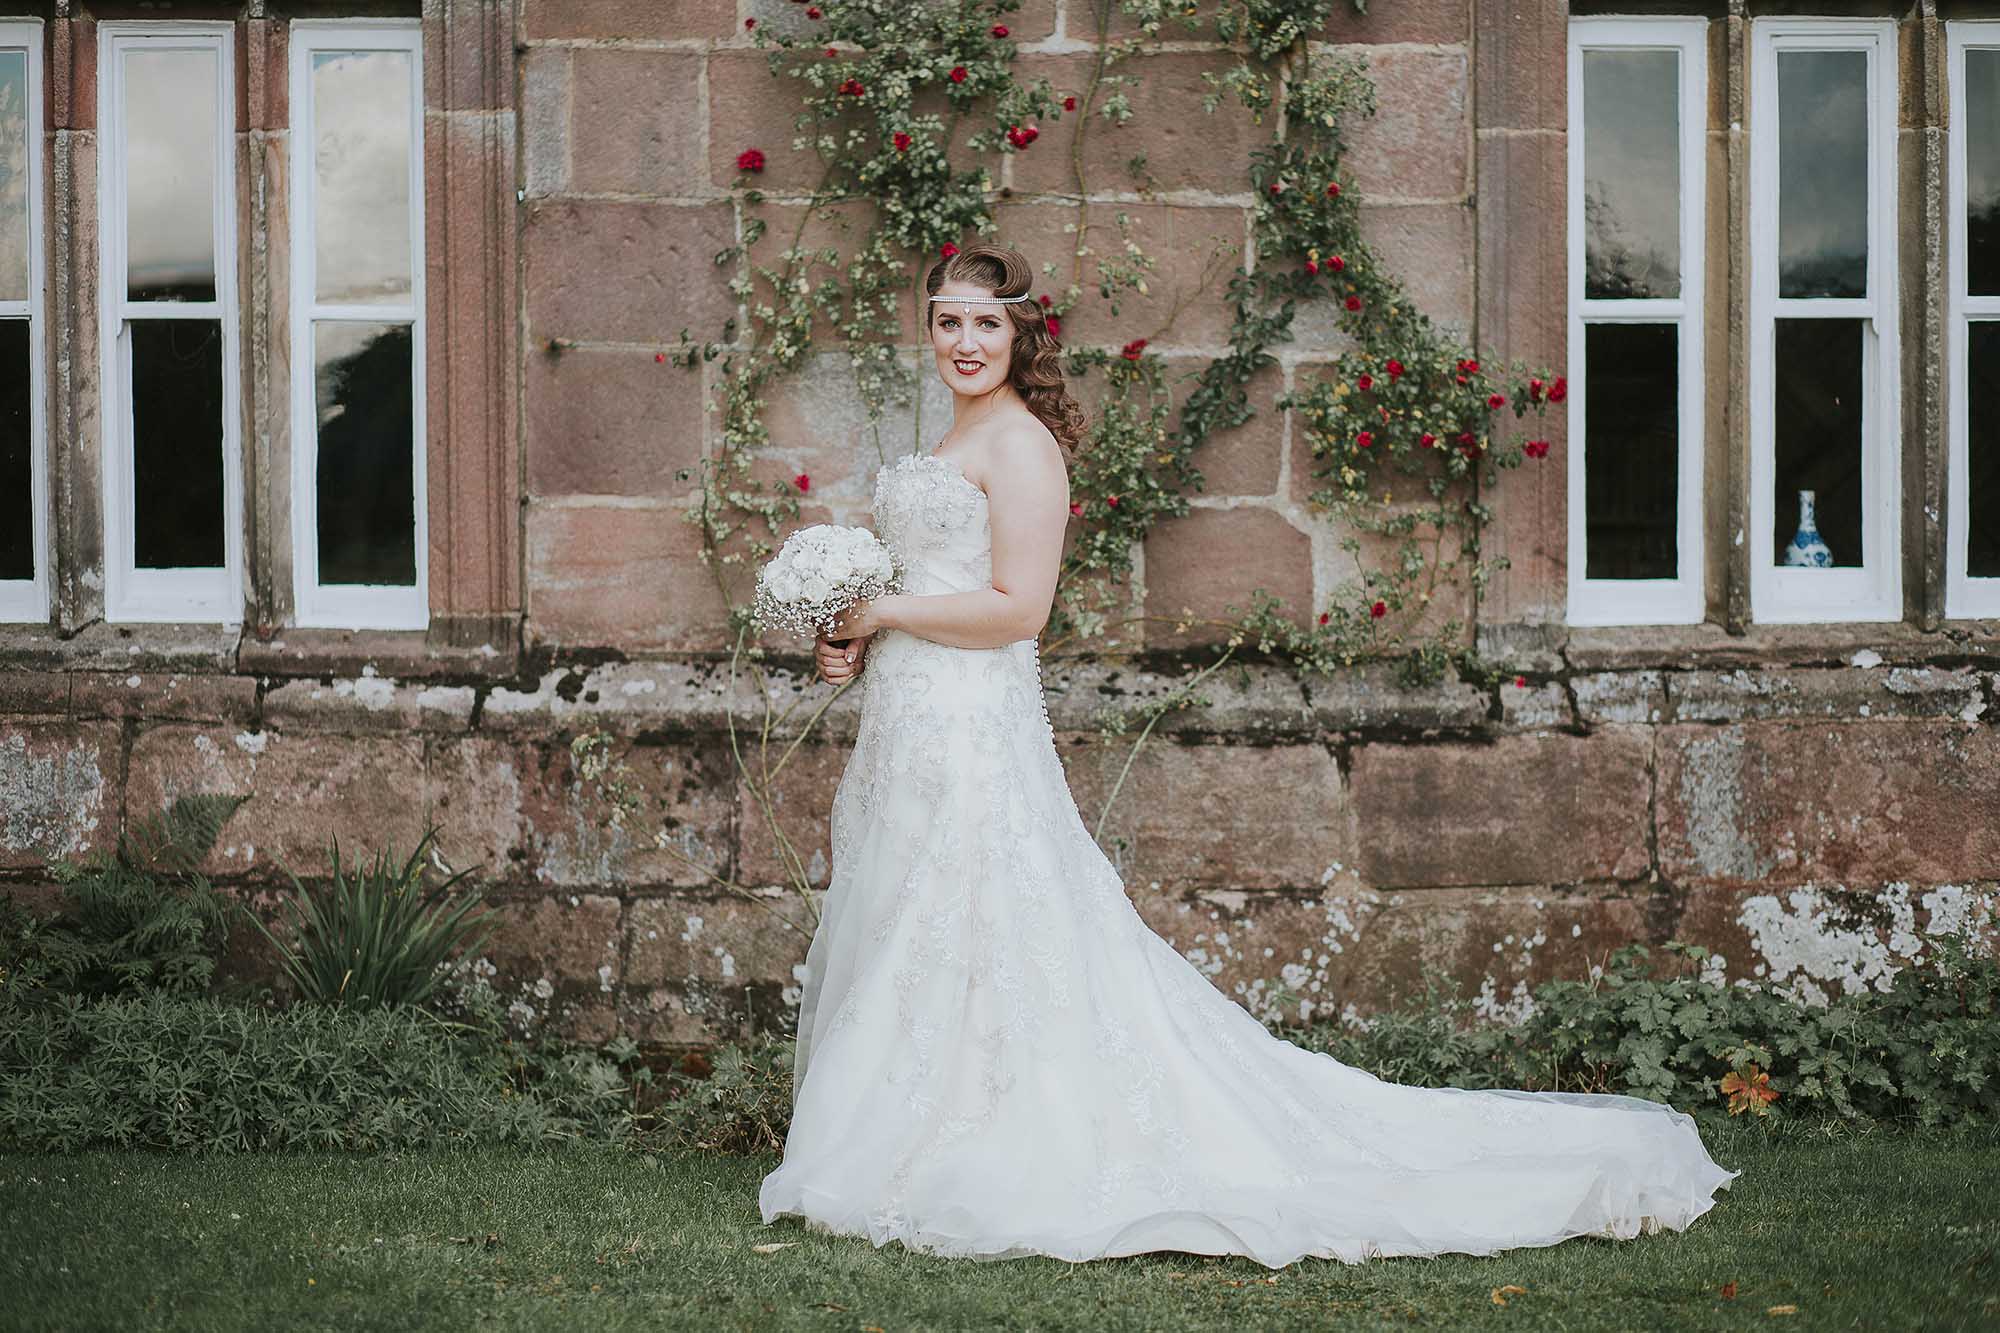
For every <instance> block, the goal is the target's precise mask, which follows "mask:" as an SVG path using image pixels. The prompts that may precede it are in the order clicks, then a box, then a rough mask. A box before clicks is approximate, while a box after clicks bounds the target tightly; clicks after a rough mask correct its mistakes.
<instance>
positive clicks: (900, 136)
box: [894, 130, 910, 153]
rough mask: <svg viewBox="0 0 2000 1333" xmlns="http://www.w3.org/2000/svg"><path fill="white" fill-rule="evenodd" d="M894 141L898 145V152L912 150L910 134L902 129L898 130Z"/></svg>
mask: <svg viewBox="0 0 2000 1333" xmlns="http://www.w3.org/2000/svg"><path fill="white" fill-rule="evenodd" d="M894 142H895V145H896V151H897V152H899V153H907V152H909V151H910V136H909V135H907V134H905V133H903V132H902V131H901V130H897V131H896V134H895V138H894Z"/></svg>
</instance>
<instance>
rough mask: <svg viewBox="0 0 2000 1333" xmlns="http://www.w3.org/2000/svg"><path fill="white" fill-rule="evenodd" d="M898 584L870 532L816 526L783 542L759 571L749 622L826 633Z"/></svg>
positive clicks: (897, 573) (885, 551) (892, 564)
mask: <svg viewBox="0 0 2000 1333" xmlns="http://www.w3.org/2000/svg"><path fill="white" fill-rule="evenodd" d="M901 579H902V571H901V570H899V569H897V568H896V560H895V557H894V556H893V555H892V554H891V553H890V551H889V548H888V547H887V546H885V545H883V543H882V539H881V538H879V537H877V536H876V535H875V534H874V533H872V532H870V531H869V530H868V529H866V528H855V527H845V526H842V525H840V524H835V523H815V524H814V525H812V526H811V527H809V528H800V529H799V530H798V531H797V532H794V533H793V534H792V535H791V536H789V537H787V538H785V544H784V545H783V546H782V547H780V548H779V550H778V553H777V554H776V555H774V556H772V557H771V559H770V560H769V561H768V562H767V563H766V564H765V566H764V567H763V568H762V569H761V570H759V571H758V572H757V597H756V600H755V601H754V602H753V603H752V604H751V607H750V618H751V620H752V622H753V623H754V624H755V625H756V626H757V628H759V629H770V628H771V627H773V626H777V627H779V628H781V629H785V630H789V631H791V632H792V633H793V634H798V635H803V636H813V635H819V634H824V633H826V632H827V630H828V629H829V628H831V627H832V625H833V622H834V621H835V620H836V619H838V618H839V616H840V614H841V612H843V611H845V610H847V609H848V608H849V607H851V606H853V605H855V604H856V603H857V602H866V601H872V600H873V599H875V598H877V597H881V596H883V595H885V594H887V593H892V592H895V591H896V589H897V584H898V583H899V582H900V581H901Z"/></svg>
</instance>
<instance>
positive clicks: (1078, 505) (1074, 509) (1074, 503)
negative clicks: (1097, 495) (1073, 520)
mask: <svg viewBox="0 0 2000 1333" xmlns="http://www.w3.org/2000/svg"><path fill="white" fill-rule="evenodd" d="M1069 512H1070V513H1072V514H1081V513H1082V512H1083V501H1081V500H1071V501H1070V502H1069Z"/></svg>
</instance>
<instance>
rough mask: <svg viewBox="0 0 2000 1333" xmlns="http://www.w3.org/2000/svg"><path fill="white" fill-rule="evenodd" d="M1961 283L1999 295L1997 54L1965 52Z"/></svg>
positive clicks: (1975, 49)
mask: <svg viewBox="0 0 2000 1333" xmlns="http://www.w3.org/2000/svg"><path fill="white" fill-rule="evenodd" d="M1960 137H1961V139H1962V141H1963V142H1964V144H1965V280H1966V291H1967V292H1969V293H1970V294H1971V295H1973V296H2000V50H1994V49H1991V48H1981V47H1976V46H1975V47H1968V48H1967V49H1966V52H1965V127H1964V129H1963V130H1962V131H1961V132H1960Z"/></svg>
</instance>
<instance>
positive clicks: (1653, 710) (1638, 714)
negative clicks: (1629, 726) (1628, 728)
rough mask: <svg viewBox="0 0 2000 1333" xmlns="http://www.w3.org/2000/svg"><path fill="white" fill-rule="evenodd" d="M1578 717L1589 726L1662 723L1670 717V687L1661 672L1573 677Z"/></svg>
mask: <svg viewBox="0 0 2000 1333" xmlns="http://www.w3.org/2000/svg"><path fill="white" fill-rule="evenodd" d="M1569 684H1570V690H1571V692H1573V693H1574V694H1575V695H1576V711H1577V716H1578V717H1579V718H1580V719H1581V720H1582V721H1583V722H1584V724H1585V725H1587V726H1597V725H1599V724H1601V723H1605V722H1658V721H1659V720H1660V719H1661V718H1663V717H1665V716H1666V709H1667V695H1666V686H1665V683H1664V681H1663V680H1662V677H1661V675H1660V673H1659V672H1657V671H1597V672H1592V673H1590V674H1589V675H1582V676H1576V677H1573V678H1572V679H1571V680H1570V683H1569Z"/></svg>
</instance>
